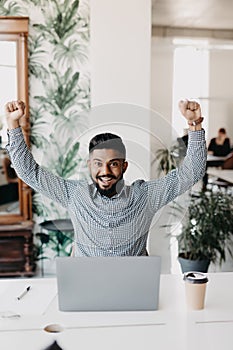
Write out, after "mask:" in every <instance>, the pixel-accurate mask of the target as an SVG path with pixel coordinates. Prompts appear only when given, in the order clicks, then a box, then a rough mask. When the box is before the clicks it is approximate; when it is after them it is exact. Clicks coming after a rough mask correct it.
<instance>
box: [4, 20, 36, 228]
mask: <svg viewBox="0 0 233 350" xmlns="http://www.w3.org/2000/svg"><path fill="white" fill-rule="evenodd" d="M28 21H29V19H28V17H1V16H0V52H1V55H0V56H1V57H0V76H1V79H0V96H1V104H0V225H7V224H8V225H9V224H14V223H21V222H22V221H26V220H30V219H31V217H32V213H31V207H32V205H31V189H30V188H29V187H28V186H27V185H26V184H24V183H23V182H22V181H21V180H20V179H19V178H17V175H16V174H15V172H14V169H13V168H12V167H11V163H10V160H9V158H8V155H7V153H6V151H5V145H6V143H7V126H6V121H5V117H4V105H5V103H6V102H7V101H11V100H14V99H16V100H17V99H19V100H23V101H24V102H25V103H26V106H27V108H28V48H27V37H28ZM20 124H21V127H22V130H23V134H24V138H25V141H26V143H27V145H28V146H29V130H30V128H29V126H30V123H29V113H28V110H26V113H25V116H24V117H23V118H22V119H21V121H20Z"/></svg>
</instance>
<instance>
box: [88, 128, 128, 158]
mask: <svg viewBox="0 0 233 350" xmlns="http://www.w3.org/2000/svg"><path fill="white" fill-rule="evenodd" d="M103 148H107V149H114V150H116V151H118V152H120V153H121V154H122V155H123V158H124V159H125V157H126V149H125V145H124V144H123V141H122V139H121V138H120V136H118V135H115V134H111V133H108V132H106V133H103V134H98V135H95V136H94V137H93V138H92V139H91V141H90V143H89V153H91V152H93V151H94V150H95V149H103Z"/></svg>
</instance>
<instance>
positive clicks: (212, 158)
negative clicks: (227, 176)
mask: <svg viewBox="0 0 233 350" xmlns="http://www.w3.org/2000/svg"><path fill="white" fill-rule="evenodd" d="M227 158H228V157H227V156H225V157H219V156H213V155H212V154H207V162H224V160H226V159H227Z"/></svg>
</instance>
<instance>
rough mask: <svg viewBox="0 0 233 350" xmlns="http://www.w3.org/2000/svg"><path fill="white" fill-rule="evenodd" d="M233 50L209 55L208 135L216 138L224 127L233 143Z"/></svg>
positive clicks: (213, 52) (212, 52)
mask: <svg viewBox="0 0 233 350" xmlns="http://www.w3.org/2000/svg"><path fill="white" fill-rule="evenodd" d="M232 82H233V50H224V51H220V50H218V51H217V50H215V51H211V53H210V83H209V133H208V139H210V138H212V137H216V136H217V131H218V129H219V128H221V127H225V128H226V130H227V133H228V136H229V137H230V139H231V142H232V143H233V88H232Z"/></svg>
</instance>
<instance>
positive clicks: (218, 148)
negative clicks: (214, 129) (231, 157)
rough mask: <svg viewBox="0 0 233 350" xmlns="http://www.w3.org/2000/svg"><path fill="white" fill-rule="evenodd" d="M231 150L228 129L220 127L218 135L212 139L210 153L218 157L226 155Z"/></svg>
mask: <svg viewBox="0 0 233 350" xmlns="http://www.w3.org/2000/svg"><path fill="white" fill-rule="evenodd" d="M230 151H231V146H230V139H229V138H228V137H227V133H226V130H225V129H224V128H220V129H219V130H218V136H217V137H214V138H213V139H211V141H210V144H209V147H208V154H212V155H213V156H217V157H225V156H227V155H228V154H229V153H230Z"/></svg>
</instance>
